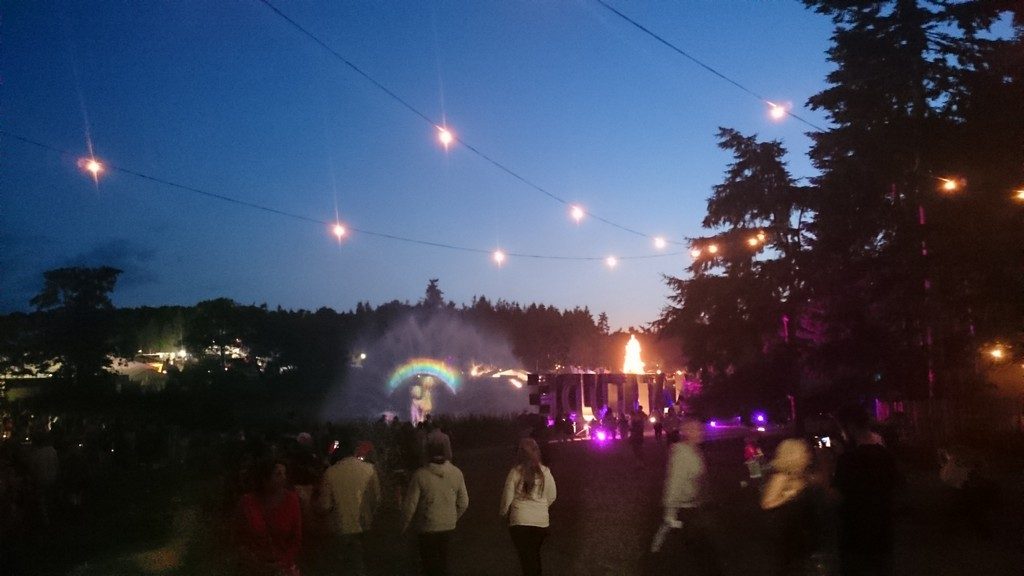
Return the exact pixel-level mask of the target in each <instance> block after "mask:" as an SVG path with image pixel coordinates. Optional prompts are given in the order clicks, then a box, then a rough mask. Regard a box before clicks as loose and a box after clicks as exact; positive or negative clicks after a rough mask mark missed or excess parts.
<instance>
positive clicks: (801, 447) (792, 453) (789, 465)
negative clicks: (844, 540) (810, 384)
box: [761, 438, 823, 576]
mask: <svg viewBox="0 0 1024 576" xmlns="http://www.w3.org/2000/svg"><path fill="white" fill-rule="evenodd" d="M810 465H811V452H810V449H809V448H808V447H807V443H806V442H804V441H803V440H798V439H796V438H789V439H786V440H783V441H782V442H781V443H779V446H778V447H777V448H776V449H775V457H774V458H773V459H772V461H771V470H772V474H771V477H770V478H769V479H768V484H767V485H766V486H765V490H764V493H763V494H762V495H761V509H762V510H764V511H765V512H766V514H767V517H768V527H769V529H768V534H769V535H770V536H769V538H770V540H771V543H772V546H771V548H772V551H773V552H774V553H775V561H774V562H773V564H772V567H771V572H770V573H771V574H772V575H773V576H805V575H807V574H820V573H822V570H821V569H820V568H822V567H823V564H822V563H821V559H820V558H819V557H817V554H818V552H819V548H820V546H819V541H818V535H819V534H820V533H821V532H822V529H821V522H820V520H819V517H818V511H817V503H816V499H815V498H814V495H813V494H812V491H813V489H812V485H811V482H810V474H809V472H808V470H809V469H810Z"/></svg>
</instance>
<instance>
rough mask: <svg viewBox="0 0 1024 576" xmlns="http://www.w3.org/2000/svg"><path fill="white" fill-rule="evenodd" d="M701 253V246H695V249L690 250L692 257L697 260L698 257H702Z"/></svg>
mask: <svg viewBox="0 0 1024 576" xmlns="http://www.w3.org/2000/svg"><path fill="white" fill-rule="evenodd" d="M700 255H701V249H700V248H694V249H693V250H690V257H691V258H693V259H694V260H696V259H697V258H700Z"/></svg>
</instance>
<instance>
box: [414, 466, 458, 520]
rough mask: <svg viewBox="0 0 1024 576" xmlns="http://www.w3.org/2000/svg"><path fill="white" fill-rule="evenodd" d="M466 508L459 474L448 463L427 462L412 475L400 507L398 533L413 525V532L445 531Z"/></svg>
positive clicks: (456, 469)
mask: <svg viewBox="0 0 1024 576" xmlns="http://www.w3.org/2000/svg"><path fill="white" fill-rule="evenodd" d="M466 508H469V492H467V491H466V480H465V478H463V476H462V471H461V470H459V469H458V468H456V467H455V466H454V465H453V464H452V463H451V462H443V463H440V464H439V463H437V462H431V463H430V464H427V465H426V466H423V467H422V468H420V469H419V470H417V471H416V473H415V474H413V475H412V480H411V481H410V482H409V490H408V491H407V492H406V494H405V502H404V503H403V505H402V531H403V532H404V531H405V530H406V529H408V528H409V525H410V524H413V523H414V522H415V526H416V531H417V532H446V531H448V530H454V529H455V523H456V522H457V521H458V519H459V518H460V517H462V514H463V513H464V512H465V511H466Z"/></svg>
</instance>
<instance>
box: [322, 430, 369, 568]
mask: <svg viewBox="0 0 1024 576" xmlns="http://www.w3.org/2000/svg"><path fill="white" fill-rule="evenodd" d="M335 453H336V454H338V455H340V456H341V458H340V459H339V460H338V461H337V462H335V463H334V464H333V465H332V466H331V467H330V468H328V469H327V471H326V472H325V473H324V478H323V482H322V484H321V487H320V498H319V505H320V509H321V510H323V511H325V512H327V513H329V514H330V519H331V529H332V532H333V533H334V535H335V538H336V545H337V555H338V556H337V562H338V566H339V568H340V569H343V570H347V571H349V573H352V574H357V575H362V574H365V573H366V559H365V553H364V548H365V540H366V532H367V531H368V530H369V529H370V525H371V524H372V522H373V517H374V514H375V513H376V511H377V506H378V503H379V502H380V480H379V478H378V476H377V471H376V469H374V467H373V465H372V464H370V463H368V462H363V461H362V460H360V459H359V458H357V457H356V456H355V444H354V443H353V442H352V440H351V439H349V438H344V439H342V440H339V441H338V448H337V450H335Z"/></svg>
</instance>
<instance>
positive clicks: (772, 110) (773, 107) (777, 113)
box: [768, 102, 786, 121]
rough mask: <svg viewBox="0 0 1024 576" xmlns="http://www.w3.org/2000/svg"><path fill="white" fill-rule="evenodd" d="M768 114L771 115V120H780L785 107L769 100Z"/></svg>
mask: <svg viewBox="0 0 1024 576" xmlns="http://www.w3.org/2000/svg"><path fill="white" fill-rule="evenodd" d="M768 115H769V116H771V117H772V120H776V121H777V120H782V119H783V118H785V117H786V107H785V106H781V105H779V104H774V103H772V102H769V103H768Z"/></svg>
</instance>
